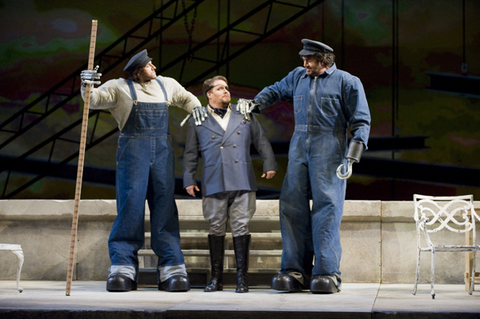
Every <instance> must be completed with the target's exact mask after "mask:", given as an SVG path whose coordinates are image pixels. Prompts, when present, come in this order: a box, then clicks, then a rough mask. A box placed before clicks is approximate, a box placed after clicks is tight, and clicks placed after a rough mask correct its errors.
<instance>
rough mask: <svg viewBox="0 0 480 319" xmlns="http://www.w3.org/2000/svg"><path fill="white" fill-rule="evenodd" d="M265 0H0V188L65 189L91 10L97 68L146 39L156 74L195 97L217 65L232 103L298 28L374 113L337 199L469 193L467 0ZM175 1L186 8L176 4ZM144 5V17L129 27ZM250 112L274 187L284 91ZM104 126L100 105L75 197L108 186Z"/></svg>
mask: <svg viewBox="0 0 480 319" xmlns="http://www.w3.org/2000/svg"><path fill="white" fill-rule="evenodd" d="M270 2H272V1H262V0H242V1H235V0H230V1H228V0H205V1H186V0H185V1H181V0H178V1H172V3H171V4H170V1H167V0H163V1H162V0H144V1H126V0H116V1H89V0H84V1H60V0H58V1H52V0H18V1H17V0H12V1H0V30H1V35H0V69H1V77H2V79H1V85H0V143H1V144H0V192H1V197H2V198H15V199H20V198H22V199H25V198H32V199H33V198H45V199H47V198H48V199H72V198H74V196H75V181H76V176H77V175H76V174H77V163H78V158H77V156H76V153H77V152H78V149H79V144H78V142H79V140H80V125H76V126H74V127H71V126H72V125H73V124H74V123H78V122H79V121H81V117H82V109H83V101H82V100H81V98H79V95H78V94H76V93H75V92H77V91H78V88H79V84H80V81H79V77H78V75H79V72H80V70H82V69H84V68H85V65H86V62H87V58H88V49H89V44H90V33H91V24H92V20H98V31H97V39H96V49H95V53H96V54H97V55H98V54H101V53H102V52H104V51H105V50H108V54H106V53H105V54H103V58H102V59H100V58H99V59H97V60H96V62H95V64H99V65H100V72H102V73H104V74H103V76H102V82H103V83H104V82H105V81H107V80H109V79H112V78H118V77H124V74H123V71H122V69H123V67H124V66H125V64H126V62H127V61H128V58H129V57H130V56H131V55H133V53H136V52H138V51H140V50H141V49H143V48H146V49H148V51H149V55H150V56H151V57H152V58H153V63H154V64H155V65H156V66H157V71H159V72H158V73H159V74H161V75H163V76H169V77H173V78H175V79H177V80H178V81H179V82H180V83H182V84H183V85H184V86H185V87H186V88H187V89H188V90H190V91H191V92H193V93H194V94H195V95H197V96H198V97H199V98H200V100H201V101H202V103H205V99H204V98H203V97H202V96H201V95H202V93H201V85H202V83H203V80H204V79H206V78H209V77H212V76H214V75H216V74H222V75H225V76H227V77H228V79H229V82H230V87H231V92H232V98H233V101H234V102H235V101H236V100H237V99H238V98H240V97H242V98H253V97H254V96H255V95H256V94H257V93H258V92H259V91H260V90H261V89H262V88H263V87H265V86H266V85H270V84H273V83H274V82H275V81H279V80H280V79H281V78H283V77H284V76H285V75H286V74H287V73H288V72H289V71H291V70H292V69H293V68H295V67H296V66H299V65H301V63H302V61H301V59H300V57H299V55H298V52H299V51H300V49H301V48H302V45H301V42H300V41H301V39H303V38H310V39H314V40H319V41H322V42H325V43H327V44H328V45H329V46H331V47H332V48H333V49H334V50H335V54H336V62H337V66H338V67H339V68H340V69H343V70H346V71H348V72H350V73H352V74H353V75H356V76H358V77H359V78H360V79H361V81H362V83H363V85H364V87H365V90H366V94H367V98H368V102H369V106H370V111H371V114H372V129H371V141H370V145H369V146H370V149H369V150H368V151H367V152H365V153H364V156H363V157H362V160H361V163H359V164H355V165H354V176H353V177H352V178H350V179H349V182H348V187H347V199H368V200H411V198H412V195H413V194H414V193H421V194H430V195H462V194H474V196H475V197H478V196H480V188H479V186H480V174H479V172H480V164H479V161H478V157H479V156H480V134H479V132H478V125H479V118H480V116H479V108H480V103H479V97H480V80H479V78H478V77H477V76H478V75H479V74H480V53H479V44H480V22H479V20H480V19H479V18H478V17H479V14H480V1H477V0H425V1H407V0H375V1H373V0H369V1H367V0H363V1H358V0H325V1H317V3H315V5H314V6H313V8H309V9H308V10H305V11H306V12H305V13H303V14H298V17H297V16H295V14H297V13H298V12H300V11H301V10H302V8H305V7H307V6H308V5H309V4H310V3H314V1H306V0H305V1H301V0H300V1H288V0H286V1H280V2H275V1H274V3H273V5H272V6H268V5H267V4H269V3H270ZM167 5H169V7H168V8H167V9H166V10H165V11H163V13H162V14H157V15H156V16H155V17H154V18H152V19H149V18H148V17H149V16H150V15H152V14H154V13H155V12H157V13H158V10H159V9H160V8H162V6H167ZM184 6H185V8H186V9H187V11H188V12H187V13H186V15H185V14H179V12H180V13H182V12H183V8H184ZM194 6H196V10H195V9H193V7H194ZM262 6H264V7H262ZM189 8H192V9H191V10H190V9H189ZM172 17H176V18H177V20H176V21H173V18H172ZM242 17H244V18H242ZM169 19H170V20H169ZM239 19H243V20H242V22H241V23H236V21H238V20H239ZM144 20H148V21H151V23H147V24H144V25H143V26H142V27H140V28H139V29H138V30H136V31H135V32H132V33H129V32H130V31H131V30H132V29H133V28H135V27H136V26H137V25H139V24H140V23H141V22H142V21H144ZM169 23H170V24H171V25H169ZM232 24H234V25H232ZM166 25H169V26H168V28H165V30H164V31H163V32H160V33H158V34H156V35H155V36H153V37H151V39H150V40H145V39H146V37H147V36H145V34H151V33H152V30H153V31H155V30H159V29H161V28H162V27H165V26H166ZM125 35H128V40H126V41H125V42H122V40H121V39H122V37H124V36H125ZM117 40H118V41H119V42H118V45H115V43H117V42H116V41H117ZM137 46H138V47H137ZM194 48H197V49H198V50H197V49H194ZM189 49H190V51H189ZM176 59H179V60H178V61H177V62H176ZM68 79H70V80H71V81H70V82H69V81H67V80H68ZM62 81H66V82H62ZM67 97H68V98H67ZM91 114H92V112H91ZM185 115H186V112H185V111H183V110H181V109H178V108H174V107H172V108H170V129H171V133H172V138H173V141H174V145H175V156H176V159H177V160H176V164H175V165H176V166H175V172H176V176H177V177H178V181H179V183H177V190H176V191H177V197H178V198H181V197H184V196H185V195H186V194H185V192H184V191H183V190H182V189H181V183H180V181H181V176H182V165H181V160H182V153H183V142H184V140H185V136H186V127H180V125H179V124H180V122H181V121H182V120H183V118H184V117H185ZM258 119H259V120H260V121H261V123H262V126H263V127H264V129H265V131H266V133H267V136H268V138H269V139H270V141H271V142H272V144H273V146H274V150H275V152H276V155H277V161H278V163H279V172H278V174H277V176H276V177H275V178H274V179H273V180H269V181H266V180H261V179H260V175H261V160H260V159H258V158H256V159H255V163H256V167H257V175H258V176H259V187H260V190H259V192H258V197H259V198H277V197H278V194H279V191H280V187H281V183H282V180H283V176H284V174H285V170H286V165H287V160H288V159H287V155H286V152H287V150H288V142H289V139H290V137H291V134H292V124H293V114H292V105H291V104H290V103H288V102H284V103H278V104H276V105H275V106H272V107H270V108H267V109H266V110H265V111H264V112H263V113H262V114H261V115H259V116H258ZM116 125H117V124H116V122H115V120H114V119H113V117H112V116H111V115H110V114H109V113H105V112H100V113H95V116H93V115H92V117H91V118H90V120H89V130H88V134H87V137H88V142H87V151H86V156H85V169H84V173H83V175H84V178H83V188H82V198H83V199H113V198H115V188H114V181H115V150H116V137H117V133H116V130H115V128H116ZM199 176H200V175H199Z"/></svg>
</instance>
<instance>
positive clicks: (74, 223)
mask: <svg viewBox="0 0 480 319" xmlns="http://www.w3.org/2000/svg"><path fill="white" fill-rule="evenodd" d="M96 39H97V20H92V33H91V35H90V50H89V52H88V70H93V63H94V59H95V42H96ZM92 85H93V84H87V86H86V88H85V103H84V106H83V120H82V131H81V134H80V150H79V152H78V169H77V184H76V187H75V206H74V208H73V220H72V237H71V239H70V255H69V257H68V271H67V290H66V295H67V296H70V289H71V287H72V276H73V262H74V259H75V242H76V241H77V228H78V204H79V203H80V194H81V192H82V178H83V163H84V161H85V144H86V141H87V128H88V127H87V126H88V109H89V107H90V90H91V88H92Z"/></svg>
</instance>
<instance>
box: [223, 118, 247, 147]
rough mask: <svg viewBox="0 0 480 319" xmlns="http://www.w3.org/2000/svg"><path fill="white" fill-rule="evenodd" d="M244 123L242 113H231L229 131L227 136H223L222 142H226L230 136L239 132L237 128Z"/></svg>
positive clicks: (226, 133) (226, 132)
mask: <svg viewBox="0 0 480 319" xmlns="http://www.w3.org/2000/svg"><path fill="white" fill-rule="evenodd" d="M242 121H243V115H241V114H240V113H235V112H233V111H231V112H230V120H229V121H228V125H227V130H226V131H225V135H223V140H222V142H225V141H226V140H227V139H228V138H229V137H230V135H232V134H233V132H235V131H236V130H237V127H238V126H239V125H240V123H241V122H242Z"/></svg>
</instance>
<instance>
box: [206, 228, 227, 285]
mask: <svg viewBox="0 0 480 319" xmlns="http://www.w3.org/2000/svg"><path fill="white" fill-rule="evenodd" d="M224 239H225V236H214V235H208V245H209V246H210V264H211V265H212V278H211V279H210V283H209V284H208V285H207V286H206V287H205V289H204V291H206V292H211V291H221V290H223V255H224V253H225V248H224V242H225V240H224Z"/></svg>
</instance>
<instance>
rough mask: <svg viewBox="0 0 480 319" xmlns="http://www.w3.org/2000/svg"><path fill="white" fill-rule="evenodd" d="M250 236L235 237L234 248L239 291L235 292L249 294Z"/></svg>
mask: <svg viewBox="0 0 480 319" xmlns="http://www.w3.org/2000/svg"><path fill="white" fill-rule="evenodd" d="M249 245H250V235H245V236H238V237H233V248H234V249H235V259H236V260H237V289H235V292H239V293H243V292H248V273H247V272H248V253H249Z"/></svg>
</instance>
